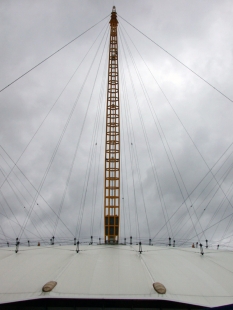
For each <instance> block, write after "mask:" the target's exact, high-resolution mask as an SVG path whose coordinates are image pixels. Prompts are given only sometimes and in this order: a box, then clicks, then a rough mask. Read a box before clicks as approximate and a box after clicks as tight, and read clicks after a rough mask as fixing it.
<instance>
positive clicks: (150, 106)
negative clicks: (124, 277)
mask: <svg viewBox="0 0 233 310" xmlns="http://www.w3.org/2000/svg"><path fill="white" fill-rule="evenodd" d="M123 29H124V30H125V28H124V26H123ZM125 32H126V34H127V36H128V37H129V39H130V41H131V42H132V44H133V46H134V48H135V49H136V51H137V53H138V54H139V56H140V58H141V59H142V61H143V63H144V64H145V66H146V67H147V69H148V70H149V67H148V66H147V64H146V62H145V60H144V59H143V57H142V55H141V54H140V52H139V51H138V49H137V47H136V46H135V44H134V43H133V41H132V40H131V38H130V36H129V35H128V33H127V31H126V30H125ZM134 64H135V68H136V69H135V70H136V72H137V74H138V78H139V81H140V84H141V87H142V89H143V92H144V95H145V98H146V100H147V104H148V107H149V109H150V111H151V113H152V116H153V119H154V115H153V113H154V114H155V117H156V119H157V122H158V124H159V127H160V130H161V132H162V134H163V136H164V139H165V141H166V144H167V147H168V149H169V151H170V154H171V156H172V159H173V162H174V164H175V167H176V169H177V171H178V174H179V176H180V179H181V182H182V184H183V186H184V189H185V191H186V194H187V196H189V195H188V191H187V188H186V185H185V183H184V180H183V178H182V175H181V173H180V170H179V168H178V166H177V163H176V160H175V158H174V155H173V153H172V151H171V148H170V145H169V143H168V141H167V138H166V136H165V133H164V131H163V129H162V126H161V124H160V121H159V119H158V116H157V113H156V112H155V110H154V107H153V105H152V102H151V100H150V98H149V95H148V93H147V90H146V88H145V85H144V83H143V81H142V78H141V76H140V74H139V71H138V68H137V66H136V63H135V61H134ZM149 71H150V70H149ZM156 83H157V85H158V82H157V80H156ZM158 86H159V85H158ZM154 122H155V124H156V121H155V119H154ZM156 127H157V124H156ZM157 130H158V132H159V129H158V127H157ZM159 134H160V132H159ZM160 138H161V141H162V143H163V139H162V137H161V135H160ZM163 145H164V143H163ZM164 149H165V150H166V148H165V145H164ZM166 154H167V157H169V155H168V153H167V151H166ZM169 162H170V160H169ZM170 165H172V163H171V162H170ZM173 172H174V170H173ZM174 173H175V172H174ZM177 182H178V179H177ZM180 190H181V189H180ZM182 196H183V195H182ZM183 199H184V196H183ZM189 200H190V203H191V205H192V201H191V198H190V196H189ZM186 208H187V210H188V207H187V205H186ZM194 211H195V209H194ZM195 215H196V218H197V219H198V217H197V214H196V212H195ZM198 222H199V221H198ZM169 223H170V222H169ZM199 225H200V227H201V229H202V230H203V228H202V226H201V223H200V222H199Z"/></svg>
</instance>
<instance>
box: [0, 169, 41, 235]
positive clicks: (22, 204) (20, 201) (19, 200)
mask: <svg viewBox="0 0 233 310" xmlns="http://www.w3.org/2000/svg"><path fill="white" fill-rule="evenodd" d="M0 171H1V173H2V174H3V176H5V174H4V172H3V170H2V169H1V168H0ZM7 183H8V185H9V186H10V188H11V190H12V191H13V193H14V195H15V196H16V198H17V200H18V202H19V203H20V205H21V206H22V207H23V209H24V210H25V213H26V214H27V215H28V210H27V209H26V207H25V205H24V203H23V202H22V200H21V199H20V198H19V196H18V195H17V194H16V192H15V190H14V188H13V186H12V185H11V184H10V182H9V180H7ZM31 222H32V225H33V226H34V228H35V230H36V231H37V233H38V235H39V236H40V238H41V239H43V238H42V236H41V234H40V232H39V231H38V229H37V227H36V225H35V223H34V222H33V221H32V220H31Z"/></svg>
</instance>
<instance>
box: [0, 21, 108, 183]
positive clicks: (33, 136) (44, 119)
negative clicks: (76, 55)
mask: <svg viewBox="0 0 233 310" xmlns="http://www.w3.org/2000/svg"><path fill="white" fill-rule="evenodd" d="M104 27H106V26H104ZM104 27H103V28H102V29H101V31H100V33H99V34H98V36H97V37H96V39H95V41H94V42H93V44H92V45H91V47H90V48H89V50H88V51H87V53H86V54H85V56H84V57H83V59H82V60H81V62H80V63H79V65H78V67H77V68H76V69H75V71H74V73H73V74H72V75H71V77H70V79H69V80H68V82H67V83H66V85H65V87H64V88H63V89H62V91H61V92H60V94H59V96H58V97H57V99H56V100H55V102H54V103H53V105H52V107H51V108H50V109H49V111H48V113H47V114H46V115H45V117H44V118H43V120H42V122H41V123H40V125H39V127H38V128H37V130H36V131H35V132H34V134H33V135H32V137H31V139H30V140H29V142H28V143H27V145H26V147H25V148H24V150H23V152H22V153H21V155H20V156H19V158H18V159H17V161H16V163H15V164H14V166H13V167H12V168H11V170H10V172H9V173H8V175H7V177H6V178H5V179H4V181H3V183H2V184H1V186H0V188H2V186H3V185H4V183H5V182H6V180H7V179H8V177H9V176H10V174H11V172H12V171H13V169H14V168H15V166H16V165H17V164H18V162H19V161H20V159H21V158H22V156H23V154H24V153H25V151H26V150H27V148H28V147H29V145H30V144H31V142H32V140H33V139H34V138H35V136H36V134H37V133H38V132H39V130H40V129H41V127H42V125H43V124H44V122H45V121H46V119H47V117H48V116H49V114H50V112H51V111H52V110H53V108H54V107H55V105H56V104H57V102H58V100H59V99H60V98H61V96H62V94H63V93H64V91H65V90H66V88H67V86H68V85H69V83H70V81H71V80H72V79H73V77H74V75H75V74H76V72H77V71H78V69H79V68H80V66H81V65H82V63H83V61H84V60H85V58H86V57H87V55H88V53H89V52H90V50H91V49H92V47H93V46H94V44H95V42H96V41H97V39H98V38H99V36H100V34H101V33H102V31H103V29H104Z"/></svg>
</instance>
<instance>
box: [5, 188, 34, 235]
mask: <svg viewBox="0 0 233 310" xmlns="http://www.w3.org/2000/svg"><path fill="white" fill-rule="evenodd" d="M0 193H1V194H2V197H3V200H4V201H5V203H6V205H7V206H8V208H9V209H10V211H11V213H12V215H13V217H14V218H15V221H14V220H13V219H11V218H9V217H8V216H7V214H6V211H5V209H4V207H3V205H2V203H1V202H0V204H1V206H2V207H3V210H4V212H5V214H3V213H0V214H1V215H2V216H4V217H6V218H7V219H8V220H9V221H10V223H11V222H13V223H15V224H17V225H18V226H19V227H20V228H21V226H22V225H21V224H20V223H19V221H18V220H17V218H16V217H15V214H14V212H12V210H11V208H10V206H9V204H8V203H7V201H6V199H5V197H4V195H3V193H2V191H1V190H0ZM11 227H12V230H13V231H14V233H15V236H18V234H16V232H15V230H14V228H13V226H11ZM26 230H27V231H28V232H30V233H31V234H32V235H34V236H36V237H37V238H38V237H39V236H37V235H36V234H34V233H33V232H31V231H30V230H28V229H26ZM25 235H26V234H25ZM26 237H27V235H26ZM27 239H28V237H27Z"/></svg>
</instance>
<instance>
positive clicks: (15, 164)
mask: <svg viewBox="0 0 233 310" xmlns="http://www.w3.org/2000/svg"><path fill="white" fill-rule="evenodd" d="M0 147H1V148H2V150H3V151H4V152H5V154H6V155H7V156H8V158H9V159H10V160H11V161H12V163H13V164H14V166H15V167H17V169H18V170H19V171H20V173H21V174H22V175H23V176H24V177H25V179H26V180H27V181H28V182H29V184H30V185H31V186H32V188H33V189H34V190H35V191H36V192H37V193H38V195H39V197H40V198H41V199H42V200H43V201H44V203H45V204H46V205H47V206H48V207H49V209H50V210H51V211H52V212H53V214H54V215H55V216H57V213H56V212H55V211H54V210H53V208H52V207H51V206H50V205H49V204H48V202H47V201H46V200H45V199H44V197H43V196H42V195H41V194H40V193H39V192H38V190H37V189H36V188H35V186H34V185H33V184H32V182H31V181H30V180H29V179H28V178H27V176H26V175H25V174H24V172H23V171H22V170H21V169H20V168H19V167H18V165H17V163H15V162H14V161H13V159H12V158H11V157H10V155H9V154H8V153H7V152H6V150H5V149H4V148H3V147H2V146H1V145H0ZM31 197H32V196H31ZM61 222H62V224H63V225H64V226H65V228H67V230H69V228H68V227H67V225H66V224H65V223H64V222H63V221H62V220H61Z"/></svg>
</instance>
